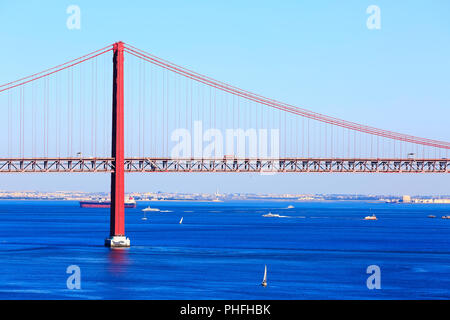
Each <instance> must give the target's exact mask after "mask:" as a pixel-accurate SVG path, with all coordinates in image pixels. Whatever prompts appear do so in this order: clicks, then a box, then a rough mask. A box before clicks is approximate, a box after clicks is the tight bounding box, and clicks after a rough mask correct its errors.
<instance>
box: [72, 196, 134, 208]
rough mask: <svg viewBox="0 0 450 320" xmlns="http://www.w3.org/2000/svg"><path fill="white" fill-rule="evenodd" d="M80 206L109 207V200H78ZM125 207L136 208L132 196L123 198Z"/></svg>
mask: <svg viewBox="0 0 450 320" xmlns="http://www.w3.org/2000/svg"><path fill="white" fill-rule="evenodd" d="M80 207H81V208H111V201H109V200H91V201H80ZM125 208H136V201H135V200H134V199H133V197H129V198H128V199H125Z"/></svg>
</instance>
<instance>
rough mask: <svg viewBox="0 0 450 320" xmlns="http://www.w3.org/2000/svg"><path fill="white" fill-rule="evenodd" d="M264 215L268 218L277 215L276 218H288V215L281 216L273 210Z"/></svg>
mask: <svg viewBox="0 0 450 320" xmlns="http://www.w3.org/2000/svg"><path fill="white" fill-rule="evenodd" d="M262 216H263V217H266V218H271V217H276V218H287V217H288V216H280V215H279V214H278V213H272V212H269V213H267V214H263V215H262Z"/></svg>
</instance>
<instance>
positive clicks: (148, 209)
mask: <svg viewBox="0 0 450 320" xmlns="http://www.w3.org/2000/svg"><path fill="white" fill-rule="evenodd" d="M142 211H144V212H146V211H160V210H159V209H158V208H150V206H148V207H147V208H145V209H142Z"/></svg>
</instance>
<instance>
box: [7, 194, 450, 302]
mask: <svg viewBox="0 0 450 320" xmlns="http://www.w3.org/2000/svg"><path fill="white" fill-rule="evenodd" d="M149 204H150V205H151V206H152V207H157V208H159V209H161V210H162V212H149V213H147V214H146V217H147V220H142V218H143V212H142V211H141V210H142V209H143V208H145V207H146V206H147V205H149ZM288 205H293V206H294V208H292V209H287V206H288ZM269 212H271V213H273V214H278V215H280V216H281V217H263V216H262V215H263V214H267V213H269ZM369 214H375V215H376V216H377V217H378V220H376V221H367V220H363V218H364V216H367V215H369ZM449 214H450V206H448V205H440V204H430V205H424V204H384V203H363V202H315V203H306V202H301V203H300V202H295V203H289V202H275V201H272V202H269V201H254V202H149V203H142V202H140V203H138V207H137V208H136V209H126V233H127V236H128V237H129V238H130V240H131V247H130V248H127V249H113V250H112V249H109V248H106V247H104V246H103V242H104V239H105V238H106V237H107V235H108V228H109V210H108V209H89V208H80V207H79V205H78V203H77V202H72V201H7V200H5V201H0V230H1V232H0V299H449V298H450V237H449V236H450V219H441V216H443V215H449ZM428 215H435V216H436V218H435V219H431V218H428V217H427V216H428ZM181 217H183V223H182V224H179V221H180V219H181ZM70 265H76V266H78V267H79V268H80V283H81V289H79V290H77V289H72V290H71V289H68V288H67V285H66V282H67V279H68V277H69V276H70V274H68V273H66V270H67V267H68V266H70ZM265 265H267V269H268V275H267V280H268V286H267V287H265V288H264V287H262V286H261V285H260V284H261V281H262V278H263V273H264V266H265ZM370 265H377V266H379V268H380V283H381V289H372V290H369V289H368V288H367V285H366V281H367V278H368V277H369V276H370V274H368V273H367V267H368V266H370Z"/></svg>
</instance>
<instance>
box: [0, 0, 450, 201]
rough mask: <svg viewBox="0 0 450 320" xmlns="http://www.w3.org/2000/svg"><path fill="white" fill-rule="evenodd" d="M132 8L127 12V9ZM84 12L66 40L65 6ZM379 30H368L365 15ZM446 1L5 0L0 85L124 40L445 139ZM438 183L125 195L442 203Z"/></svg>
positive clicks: (443, 182) (369, 180) (53, 179)
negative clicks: (407, 197) (428, 197)
mask: <svg viewBox="0 0 450 320" xmlns="http://www.w3.org/2000/svg"><path fill="white" fill-rule="evenodd" d="M131 3H133V5H131ZM71 4H75V5H78V6H79V7H80V9H81V29H80V30H68V29H67V27H66V19H67V17H68V14H67V13H66V8H67V7H68V6H69V5H71ZM372 4H374V5H378V6H379V7H380V9H381V29H380V30H369V29H368V28H367V27H366V20H367V18H368V16H369V15H368V14H367V13H366V8H367V7H368V6H369V5H372ZM449 12H450V2H449V1H444V0H442V1H380V0H371V1H362V0H358V1H282V2H274V1H213V0H209V1H133V2H131V1H130V2H127V1H70V2H68V1H26V2H25V1H9V2H5V1H3V2H1V3H0V35H1V39H2V46H1V47H2V50H0V59H1V61H2V63H1V66H2V67H1V73H0V83H5V82H7V81H9V80H14V79H17V78H19V77H21V76H25V75H28V74H31V73H33V72H37V71H40V70H42V69H44V68H47V67H50V66H53V65H55V64H58V63H61V62H65V61H66V60H68V59H70V58H75V57H78V56H80V55H82V54H85V53H86V52H89V51H92V50H95V49H97V48H100V47H102V46H104V45H106V44H109V43H112V42H115V41H118V40H123V41H125V42H127V43H130V44H132V45H134V46H136V47H139V48H141V49H143V50H146V51H149V52H152V53H154V54H156V55H158V56H160V57H163V58H165V59H167V60H170V61H173V62H175V63H177V64H180V65H183V66H185V67H188V68H190V69H193V70H196V71H198V72H201V73H205V74H208V75H210V76H212V77H214V78H216V79H219V80H223V81H225V82H229V83H232V84H235V85H237V86H239V87H242V88H244V89H247V90H250V91H254V92H257V93H262V94H264V95H265V96H268V97H274V98H276V99H278V100H281V101H284V102H287V103H291V104H294V105H297V106H300V107H305V108H307V109H310V110H313V111H317V112H320V113H324V114H328V115H332V116H336V117H339V118H343V119H346V120H350V121H355V122H359V123H364V124H368V125H372V126H375V127H380V128H383V129H389V130H395V131H398V132H402V133H407V134H413V135H416V136H423V137H427V138H433V139H439V140H445V141H450V130H448V127H449V126H448V122H449V119H450V77H449V74H450V41H449V40H450V20H449V18H448V13H449ZM448 181H449V176H447V175H403V176H400V175H395V176H394V175H389V176H388V175H376V176H375V175H337V174H331V175H276V176H259V175H235V174H229V175H175V174H171V175H129V176H128V177H127V190H129V191H135V190H136V191H144V190H145V191H155V190H164V191H206V192H208V191H209V192H214V191H215V190H216V188H219V190H220V191H224V192H233V191H238V192H246V191H247V192H280V193H281V192H283V193H288V192H292V193H293V192H303V193H322V192H323V193H331V192H333V193H341V192H342V193H378V194H383V193H393V194H404V193H405V194H406V193H410V194H418V193H423V194H450V189H449V188H448ZM108 188H109V176H108V175H103V174H99V175H75V176H63V175H50V176H48V175H47V176H44V175H2V176H0V189H12V190H29V189H43V190H57V189H77V190H87V191H103V190H108Z"/></svg>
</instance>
